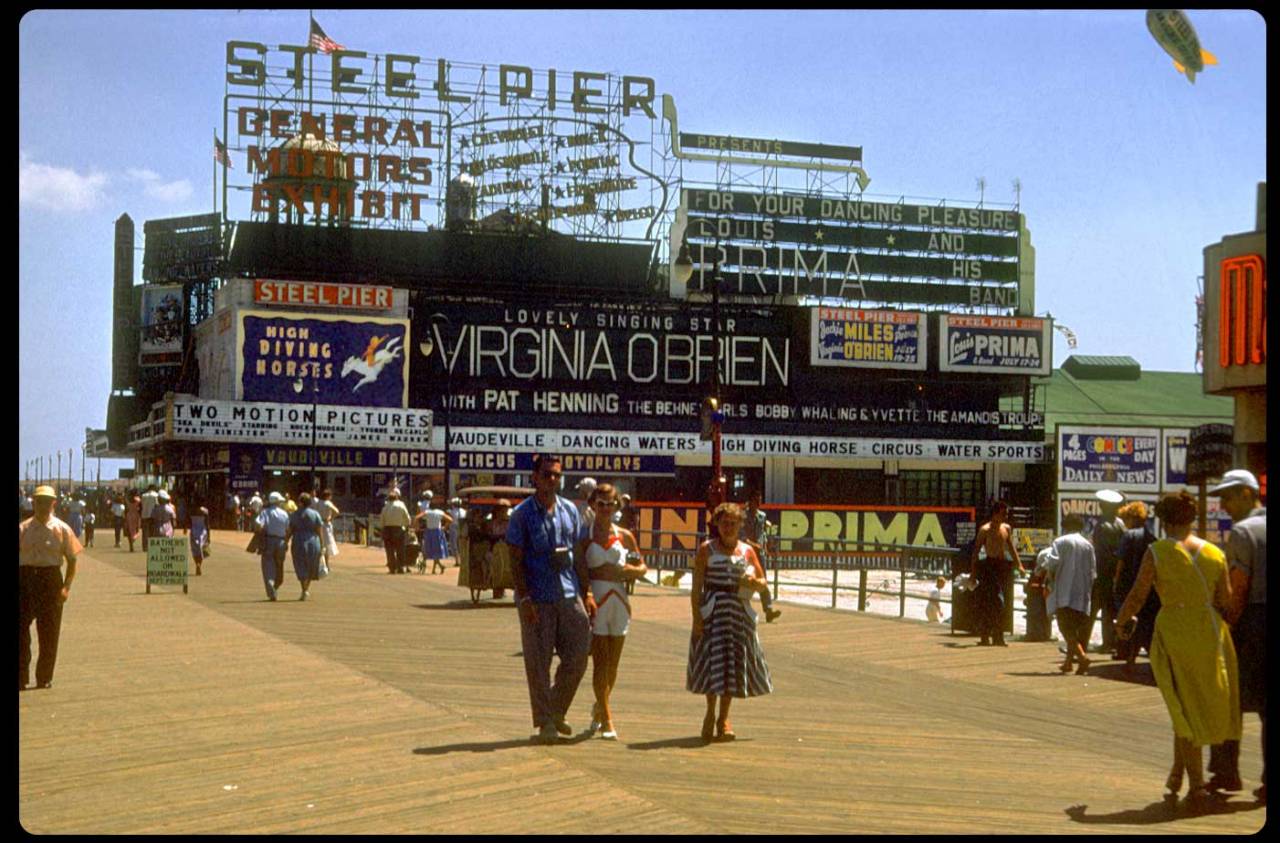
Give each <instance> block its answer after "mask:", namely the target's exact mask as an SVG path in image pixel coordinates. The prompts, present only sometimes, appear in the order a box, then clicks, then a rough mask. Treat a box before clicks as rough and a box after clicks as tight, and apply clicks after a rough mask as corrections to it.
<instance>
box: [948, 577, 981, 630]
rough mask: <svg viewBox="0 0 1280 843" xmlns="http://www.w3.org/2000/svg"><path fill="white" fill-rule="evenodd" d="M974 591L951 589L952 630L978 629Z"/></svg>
mask: <svg viewBox="0 0 1280 843" xmlns="http://www.w3.org/2000/svg"><path fill="white" fill-rule="evenodd" d="M974 602H975V601H974V595H973V592H972V591H966V590H965V589H963V588H952V589H951V632H952V633H956V632H973V631H975V630H976V629H977V617H976V612H975V607H974Z"/></svg>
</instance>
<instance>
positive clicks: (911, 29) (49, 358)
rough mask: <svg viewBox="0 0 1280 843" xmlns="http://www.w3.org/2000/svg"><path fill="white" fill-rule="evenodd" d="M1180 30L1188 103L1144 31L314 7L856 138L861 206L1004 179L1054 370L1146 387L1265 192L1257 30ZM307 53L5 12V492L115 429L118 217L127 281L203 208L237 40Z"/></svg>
mask: <svg viewBox="0 0 1280 843" xmlns="http://www.w3.org/2000/svg"><path fill="white" fill-rule="evenodd" d="M1189 17H1190V19H1191V21H1192V23H1193V24H1194V26H1195V28H1196V30H1197V32H1198V34H1199V36H1200V41H1201V44H1202V46H1203V47H1204V48H1205V49H1207V50H1209V51H1211V52H1213V53H1214V54H1215V55H1216V56H1217V57H1218V59H1219V61H1220V64H1219V65H1218V66H1216V67H1210V68H1207V69H1206V70H1205V71H1204V72H1203V73H1201V74H1200V75H1199V76H1198V77H1197V79H1196V83H1195V84H1194V85H1192V84H1189V83H1188V82H1187V80H1186V78H1185V77H1183V76H1181V75H1180V74H1178V73H1177V72H1176V71H1175V70H1174V68H1173V65H1172V61H1171V59H1170V58H1169V57H1168V56H1167V55H1166V54H1165V53H1164V52H1163V50H1161V48H1160V47H1159V45H1158V44H1156V42H1155V41H1154V39H1152V37H1151V36H1150V34H1149V33H1148V32H1147V28H1146V24H1145V20H1144V12H1142V11H1104V12H1041V11H1032V12H1014V11H997V12H937V11H926V12H914V11H913V12H892V11H813V12H810V11H748V12H699V11H669V12H588V11H566V12H501V11H482V12H449V11H423V12H400V11H394V12H369V11H344V10H321V11H319V12H317V19H318V20H319V21H320V22H321V24H322V25H323V26H324V28H325V30H326V31H327V33H328V34H329V35H330V37H332V38H333V39H334V40H337V41H339V42H341V43H342V44H344V45H345V46H347V47H349V48H351V49H363V50H366V51H368V52H369V53H371V54H372V53H410V54H415V55H419V56H421V57H423V59H424V62H427V63H428V67H430V62H431V61H432V60H433V59H435V58H446V59H449V60H451V61H458V62H473V63H486V64H495V65H496V64H498V63H502V62H505V63H511V64H520V65H527V66H531V67H534V68H536V69H545V68H549V67H554V68H557V69H559V70H565V71H573V70H587V71H597V72H613V73H619V74H621V73H629V74H637V75H642V76H649V77H652V78H653V79H654V80H655V81H656V83H657V87H658V91H659V92H660V93H670V94H672V95H673V96H674V98H675V101H676V103H677V105H678V107H679V112H680V124H681V129H682V130H684V131H704V132H711V133H716V134H739V135H747V136H752V137H763V138H780V139H784V140H796V141H810V142H819V143H829V144H847V145H858V146H861V147H862V149H863V158H864V166H865V168H866V170H867V172H868V174H869V175H870V176H871V178H872V183H871V185H870V187H869V188H868V191H867V198H871V199H876V198H883V197H892V198H895V199H896V198H897V197H899V196H903V195H905V196H908V197H918V198H931V199H947V200H960V201H975V200H976V199H977V198H978V192H977V187H976V181H977V179H978V177H983V178H985V180H986V183H987V187H986V192H985V197H986V201H987V202H988V203H992V202H1004V203H1011V202H1012V201H1013V188H1012V186H1011V185H1012V182H1013V180H1014V179H1015V178H1016V179H1018V180H1020V181H1021V184H1022V195H1021V200H1022V210H1023V212H1024V213H1025V214H1026V217H1027V225H1028V227H1029V228H1030V231H1031V237H1032V242H1033V244H1034V245H1035V247H1036V282H1037V283H1036V308H1035V309H1036V312H1037V313H1044V312H1046V311H1050V312H1052V313H1053V315H1054V317H1055V318H1056V319H1057V320H1058V321H1059V322H1060V323H1061V324H1065V325H1067V326H1070V327H1071V328H1072V329H1073V330H1074V331H1075V333H1076V335H1077V336H1078V337H1079V343H1080V344H1079V347H1078V348H1077V349H1075V351H1074V352H1070V351H1068V349H1067V347H1066V343H1065V342H1063V341H1062V340H1061V337H1060V335H1055V349H1054V363H1055V365H1061V363H1062V361H1063V360H1064V359H1065V358H1066V356H1067V355H1068V354H1069V353H1078V354H1125V355H1130V356H1132V357H1134V358H1136V359H1137V360H1138V361H1139V362H1140V363H1141V364H1142V366H1143V368H1144V369H1148V370H1154V371H1193V370H1194V360H1195V324H1194V323H1195V304H1194V299H1195V295H1196V292H1197V290H1196V277H1197V276H1198V275H1201V274H1202V272H1203V256H1202V249H1203V248H1204V246H1205V245H1207V244H1209V243H1212V242H1215V241H1217V240H1219V239H1221V237H1222V236H1223V235H1225V234H1230V233H1235V232H1241V231H1247V230H1251V229H1252V228H1253V226H1254V211H1255V207H1254V203H1255V198H1254V197H1255V191H1256V185H1257V183H1258V182H1260V181H1264V180H1265V179H1266V165H1265V155H1266V77H1265V68H1266V42H1265V27H1266V24H1265V22H1264V20H1263V19H1262V18H1261V17H1259V16H1258V15H1257V14H1255V13H1253V12H1231V11H1195V12H1191V13H1190V14H1189ZM306 36H307V13H306V12H305V11H299V10H288V11H260V10H246V11H241V12H236V11H231V10H220V11H195V12H169V11H126V12H116V11H41V12H33V13H30V14H28V15H27V16H26V17H24V18H23V19H22V21H21V23H20V25H19V86H18V91H19V110H20V113H19V128H18V133H19V162H18V167H19V316H20V318H19V328H18V339H19V361H20V363H19V389H20V391H19V402H20V416H19V418H20V429H19V459H18V469H19V476H21V475H22V472H23V469H24V466H25V464H26V461H27V460H28V459H31V458H35V457H37V456H40V455H45V456H46V457H47V456H48V455H50V454H53V453H55V451H57V450H61V452H62V454H63V461H64V462H65V461H66V451H67V449H68V448H71V447H74V448H75V449H76V462H77V463H79V446H80V443H81V441H82V440H83V434H84V428H85V427H98V428H100V427H104V426H105V422H106V405H107V396H108V394H109V391H110V385H111V383H110V379H111V365H110V360H111V355H110V347H111V345H110V344H111V324H112V315H111V277H112V241H113V224H114V222H115V220H116V219H117V218H118V217H119V216H120V215H121V214H122V213H128V214H129V216H130V217H132V218H133V220H134V222H135V224H136V225H137V234H138V242H137V245H138V247H139V248H138V253H137V260H138V268H137V271H136V272H135V277H136V278H138V279H140V277H141V258H142V254H141V245H142V226H143V223H144V222H145V221H146V220H148V219H156V218H161V217H169V216H178V215H183V214H191V213H205V212H208V211H210V210H212V205H213V198H212V177H213V169H212V162H211V149H210V145H211V141H210V135H211V133H212V131H213V129H214V128H215V127H221V125H222V114H221V109H222V97H223V93H224V84H223V78H224V73H225V70H226V64H225V50H226V46H225V45H226V42H227V41H231V40H244V41H257V42H262V43H266V44H268V45H272V46H275V45H279V44H304V43H305V42H306ZM233 217H234V218H240V219H244V218H247V214H238V215H237V214H234V213H233ZM120 465H127V463H115V462H107V461H104V463H103V476H104V477H107V476H111V477H114V476H115V469H116V468H117V467H119V466H120ZM76 470H77V471H78V470H79V466H78V465H77V466H76ZM91 471H92V468H91Z"/></svg>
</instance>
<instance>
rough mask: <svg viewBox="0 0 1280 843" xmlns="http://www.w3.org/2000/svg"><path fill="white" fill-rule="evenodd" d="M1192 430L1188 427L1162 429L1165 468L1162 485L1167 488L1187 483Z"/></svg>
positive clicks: (1161, 437) (1161, 439) (1162, 452)
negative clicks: (1189, 444)
mask: <svg viewBox="0 0 1280 843" xmlns="http://www.w3.org/2000/svg"><path fill="white" fill-rule="evenodd" d="M1190 439H1191V431H1190V430H1188V429H1187V428H1181V429H1172V428H1163V429H1161V431H1160V441H1161V449H1160V450H1161V454H1162V455H1163V462H1162V464H1163V466H1164V468H1163V470H1162V472H1161V486H1162V487H1163V488H1165V489H1171V488H1181V487H1183V486H1185V485H1187V446H1188V443H1189V442H1190Z"/></svg>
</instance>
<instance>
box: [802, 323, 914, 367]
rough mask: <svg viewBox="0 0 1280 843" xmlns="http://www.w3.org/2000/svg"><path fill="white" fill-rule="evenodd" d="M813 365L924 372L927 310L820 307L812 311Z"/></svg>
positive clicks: (811, 356)
mask: <svg viewBox="0 0 1280 843" xmlns="http://www.w3.org/2000/svg"><path fill="white" fill-rule="evenodd" d="M810 323H811V325H812V329H811V331H810V334H809V365H811V366H850V367H854V368H860V369H905V370H908V371H917V372H918V371H922V370H924V368H925V367H926V366H927V365H928V353H927V349H928V339H929V332H928V323H927V322H926V320H925V316H924V314H923V313H910V312H904V311H899V310H859V309H854V308H845V307H816V308H813V310H812V311H811V314H810Z"/></svg>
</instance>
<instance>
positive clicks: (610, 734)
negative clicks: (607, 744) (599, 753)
mask: <svg viewBox="0 0 1280 843" xmlns="http://www.w3.org/2000/svg"><path fill="white" fill-rule="evenodd" d="M600 737H601V738H602V739H604V740H606V741H616V740H617V739H618V730H617V729H614V728H612V727H611V728H609V729H606V730H605V731H604V732H601V733H600Z"/></svg>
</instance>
